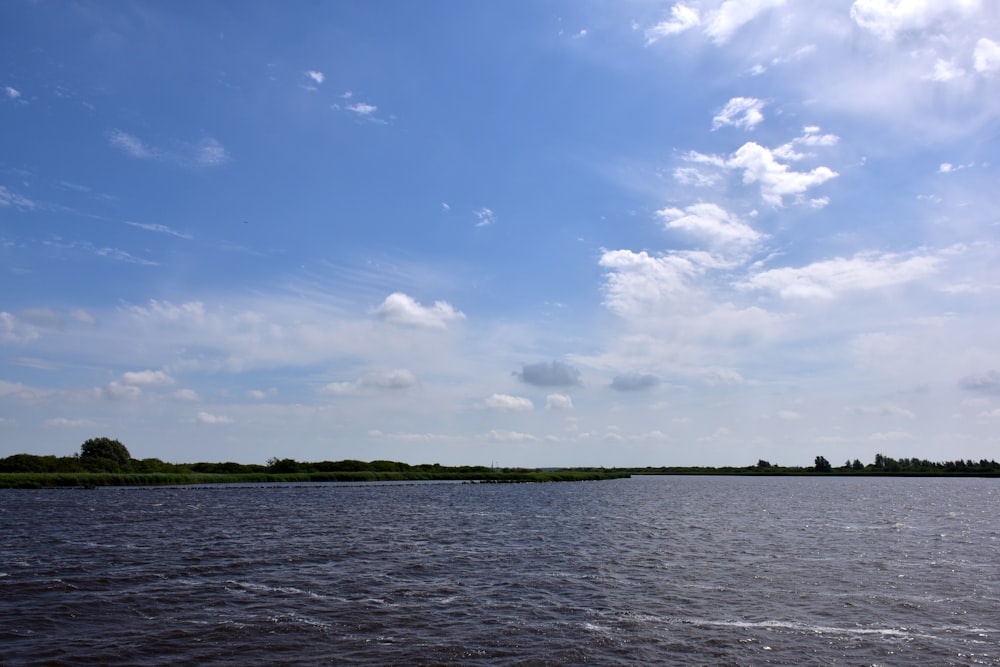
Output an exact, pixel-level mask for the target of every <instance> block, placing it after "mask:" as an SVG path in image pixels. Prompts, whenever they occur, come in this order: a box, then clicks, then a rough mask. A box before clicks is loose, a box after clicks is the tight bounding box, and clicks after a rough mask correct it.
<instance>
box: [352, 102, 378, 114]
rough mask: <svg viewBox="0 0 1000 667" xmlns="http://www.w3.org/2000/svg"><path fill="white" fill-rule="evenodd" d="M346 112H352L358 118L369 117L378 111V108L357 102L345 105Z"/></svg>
mask: <svg viewBox="0 0 1000 667" xmlns="http://www.w3.org/2000/svg"><path fill="white" fill-rule="evenodd" d="M347 110H348V111H353V112H354V113H356V114H358V115H359V116H370V115H372V114H373V113H375V112H376V111H378V107H377V106H375V105H374V104H367V103H365V102H357V103H355V104H348V105H347Z"/></svg>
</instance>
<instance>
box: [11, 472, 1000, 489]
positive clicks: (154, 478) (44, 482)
mask: <svg viewBox="0 0 1000 667" xmlns="http://www.w3.org/2000/svg"><path fill="white" fill-rule="evenodd" d="M639 475H688V476H690V475H715V476H720V475H725V476H748V477H767V476H784V477H789V476H812V477H1000V473H997V472H955V471H953V472H948V471H925V472H913V471H909V472H903V471H898V472H890V471H884V470H879V471H873V470H862V471H855V470H844V469H834V470H832V471H828V472H819V471H816V470H814V469H812V468H772V469H767V470H764V469H760V468H757V467H745V468H730V467H725V468H706V467H664V468H596V469H594V468H579V469H577V468H573V469H561V470H522V469H518V470H490V471H476V472H466V471H447V470H445V471H440V472H426V471H375V470H367V471H341V472H297V473H267V472H252V473H127V472H121V473H115V472H15V473H0V488H4V489H44V488H84V489H86V488H96V487H99V486H101V487H108V486H193V485H205V484H288V483H311V482H408V481H413V482H418V481H441V482H445V481H449V482H469V483H486V484H489V483H526V482H583V481H599V480H609V479H620V478H625V477H632V476H639Z"/></svg>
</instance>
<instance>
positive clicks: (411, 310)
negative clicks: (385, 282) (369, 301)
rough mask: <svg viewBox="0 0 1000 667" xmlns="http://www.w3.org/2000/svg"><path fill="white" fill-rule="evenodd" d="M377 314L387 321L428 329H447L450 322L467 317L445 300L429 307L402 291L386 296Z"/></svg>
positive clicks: (376, 310) (377, 309)
mask: <svg viewBox="0 0 1000 667" xmlns="http://www.w3.org/2000/svg"><path fill="white" fill-rule="evenodd" d="M375 315H376V316H378V317H380V318H381V319H383V320H386V321H387V322H392V323H394V324H401V325H406V326H412V327H423V328H428V329H445V328H447V326H448V322H450V321H452V320H460V319H464V318H465V314H464V313H462V312H461V311H458V310H455V308H454V307H453V306H452V305H451V304H450V303H447V302H445V301H435V302H434V305H433V306H430V307H427V306H422V305H420V304H419V303H417V301H416V300H414V299H413V297H411V296H408V295H406V294H403V293H402V292H393V293H392V294H390V295H389V296H387V297H386V298H385V301H383V302H382V305H380V306H379V307H378V308H376V309H375Z"/></svg>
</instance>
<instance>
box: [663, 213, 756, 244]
mask: <svg viewBox="0 0 1000 667" xmlns="http://www.w3.org/2000/svg"><path fill="white" fill-rule="evenodd" d="M656 215H657V216H659V217H660V218H661V219H662V220H663V221H664V224H665V226H666V227H667V229H677V230H681V231H685V232H688V233H689V234H692V235H694V236H697V237H700V238H702V239H704V240H706V241H707V242H708V243H709V244H712V245H729V244H735V245H750V244H753V243H756V242H757V241H759V240H760V238H761V234H760V233H759V232H757V231H756V230H755V229H753V228H752V227H750V226H749V225H747V224H746V223H744V222H742V221H740V220H739V218H737V217H736V216H734V215H731V214H730V213H728V212H727V211H725V210H724V209H723V208H722V207H720V206H717V205H715V204H695V205H693V206H688V207H687V208H685V209H684V210H681V209H677V208H665V209H662V210H660V211H657V212H656Z"/></svg>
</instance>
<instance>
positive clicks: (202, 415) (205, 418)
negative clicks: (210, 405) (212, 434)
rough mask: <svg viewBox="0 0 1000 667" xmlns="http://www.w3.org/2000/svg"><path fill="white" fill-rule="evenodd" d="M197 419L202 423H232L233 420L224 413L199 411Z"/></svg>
mask: <svg viewBox="0 0 1000 667" xmlns="http://www.w3.org/2000/svg"><path fill="white" fill-rule="evenodd" d="M197 419H198V421H199V422H200V423H202V424H232V423H233V420H232V418H231V417H226V416H224V415H213V414H211V413H209V412H199V413H198V417H197Z"/></svg>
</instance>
